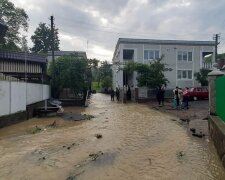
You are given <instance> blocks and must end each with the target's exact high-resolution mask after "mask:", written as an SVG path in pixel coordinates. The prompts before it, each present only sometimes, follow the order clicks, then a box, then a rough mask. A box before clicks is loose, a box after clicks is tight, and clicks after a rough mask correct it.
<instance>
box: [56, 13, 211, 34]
mask: <svg viewBox="0 0 225 180" xmlns="http://www.w3.org/2000/svg"><path fill="white" fill-rule="evenodd" d="M59 19H60V18H59ZM61 19H63V20H64V21H65V20H66V21H67V22H68V20H69V21H71V22H73V23H76V24H79V25H85V26H89V27H90V26H92V25H94V26H98V27H102V28H104V29H107V30H108V29H109V30H110V31H106V30H100V29H97V28H94V27H91V29H90V28H88V29H86V30H89V31H99V32H105V33H114V34H121V35H128V36H138V37H145V38H149V36H150V35H147V34H143V32H138V31H136V32H135V33H127V32H118V31H121V30H122V29H119V28H112V27H109V26H107V27H106V26H102V25H97V24H94V23H87V22H83V21H79V20H74V19H73V20H72V19H71V18H62V17H61ZM80 28H83V27H81V26H80ZM116 30H118V31H116ZM138 33H141V34H138ZM149 34H151V35H156V36H158V35H163V36H177V37H184V36H191V35H193V34H173V33H167V34H165V33H160V34H155V33H152V32H151V33H149ZM201 34H203V33H201ZM205 34H207V35H209V33H205Z"/></svg>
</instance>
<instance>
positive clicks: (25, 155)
mask: <svg viewBox="0 0 225 180" xmlns="http://www.w3.org/2000/svg"><path fill="white" fill-rule="evenodd" d="M65 111H66V112H67V113H82V114H87V115H93V116H94V117H95V118H92V119H90V120H85V121H79V122H76V121H64V120H63V119H62V117H47V118H40V119H36V118H34V119H31V120H29V121H26V122H23V123H20V124H16V125H13V126H10V127H7V128H3V129H0V157H1V158H0V179H4V180H5V179H7V180H10V179H21V180H26V179H32V180H33V179H38V180H39V179H46V180H51V179H68V180H69V179H70V180H72V179H85V180H86V179H92V180H95V179H96V180H106V179H110V180H111V179H112V180H113V179H117V180H120V179H121V180H122V179H129V180H133V179H134V180H136V179H171V180H174V179H182V180H183V179H215V180H217V179H218V180H220V179H221V180H222V179H225V171H224V168H223V167H222V163H221V162H220V160H219V158H218V156H217V154H216V150H215V148H214V146H213V143H212V142H211V140H210V139H209V138H208V136H206V137H204V138H196V137H192V136H191V135H190V133H189V130H188V128H187V125H186V124H185V122H180V121H179V118H176V117H173V116H171V115H167V114H165V113H161V112H159V111H157V110H154V109H150V108H149V107H148V106H147V105H144V104H135V103H129V104H121V103H117V102H111V101H110V97H109V96H106V95H102V94H96V95H94V96H93V98H92V99H91V104H90V106H89V107H88V108H77V107H70V108H66V109H65ZM54 121H56V126H54V127H50V126H49V124H52V123H53V122H54ZM35 126H38V127H39V128H40V129H41V131H40V132H37V133H30V132H31V131H30V130H31V129H32V128H34V127H35ZM100 135H101V136H100ZM98 137H99V138H98Z"/></svg>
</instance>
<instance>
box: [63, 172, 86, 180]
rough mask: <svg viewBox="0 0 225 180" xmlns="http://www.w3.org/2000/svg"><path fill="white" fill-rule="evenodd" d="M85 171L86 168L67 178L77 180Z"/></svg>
mask: <svg viewBox="0 0 225 180" xmlns="http://www.w3.org/2000/svg"><path fill="white" fill-rule="evenodd" d="M83 173H84V170H83V171H81V172H79V173H77V174H75V175H73V176H69V177H68V178H66V180H76V179H77V176H79V175H81V174H83Z"/></svg>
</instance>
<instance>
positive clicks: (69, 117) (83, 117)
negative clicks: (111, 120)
mask: <svg viewBox="0 0 225 180" xmlns="http://www.w3.org/2000/svg"><path fill="white" fill-rule="evenodd" d="M62 118H63V119H64V120H69V121H82V120H90V119H92V118H94V116H93V115H88V114H83V115H82V114H75V113H66V114H64V115H63V116H62Z"/></svg>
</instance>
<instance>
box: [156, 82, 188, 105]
mask: <svg viewBox="0 0 225 180" xmlns="http://www.w3.org/2000/svg"><path fill="white" fill-rule="evenodd" d="M188 91H189V88H188V87H186V88H185V90H184V91H183V90H182V89H181V88H179V87H176V88H175V89H174V90H173V94H174V105H175V107H176V109H181V108H183V109H189V96H188ZM164 96H165V88H164V86H162V87H160V88H158V89H157V93H156V98H157V101H158V105H159V106H163V105H164Z"/></svg>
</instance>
